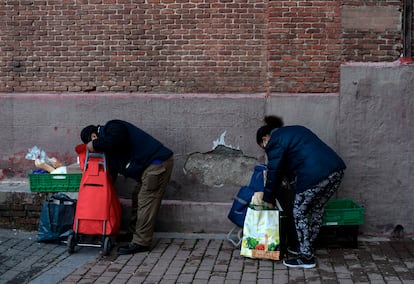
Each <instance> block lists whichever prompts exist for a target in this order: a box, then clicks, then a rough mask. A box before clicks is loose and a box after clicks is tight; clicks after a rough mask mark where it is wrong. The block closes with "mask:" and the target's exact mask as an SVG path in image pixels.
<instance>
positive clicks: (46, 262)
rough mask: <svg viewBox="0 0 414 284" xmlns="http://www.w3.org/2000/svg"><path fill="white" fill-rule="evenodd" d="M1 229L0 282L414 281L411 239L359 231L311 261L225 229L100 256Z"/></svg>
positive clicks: (161, 238) (160, 236)
mask: <svg viewBox="0 0 414 284" xmlns="http://www.w3.org/2000/svg"><path fill="white" fill-rule="evenodd" d="M36 235H37V232H21V231H13V230H5V229H0V283H10V284H21V283H30V284H33V283H42V284H50V283H64V284H69V283H70V284H72V283H192V284H196V283H214V284H216V283H226V284H227V283H229V284H231V283H375V284H377V283H414V240H413V239H406V240H394V241H389V240H387V239H378V238H360V239H359V245H358V248H356V249H355V248H320V249H318V250H317V252H316V255H317V267H316V268H314V269H299V268H296V269H292V268H287V267H285V266H284V265H283V264H282V263H281V262H280V261H270V260H255V259H248V258H244V257H241V256H240V249H239V248H235V247H234V246H233V245H232V244H231V243H230V242H229V241H228V240H227V239H226V236H225V235H205V234H174V233H157V234H156V235H155V239H154V247H153V248H152V250H151V251H150V252H145V253H138V254H135V255H122V256H118V255H116V248H114V249H112V251H111V254H110V255H109V256H102V255H101V254H100V248H93V247H78V246H77V247H76V251H75V253H73V254H69V253H68V252H67V247H66V245H57V244H45V243H38V242H37V241H36Z"/></svg>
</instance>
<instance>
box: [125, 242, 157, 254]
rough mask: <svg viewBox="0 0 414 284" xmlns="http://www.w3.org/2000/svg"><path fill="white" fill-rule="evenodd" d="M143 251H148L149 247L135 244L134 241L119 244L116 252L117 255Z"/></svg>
mask: <svg viewBox="0 0 414 284" xmlns="http://www.w3.org/2000/svg"><path fill="white" fill-rule="evenodd" d="M144 251H149V247H145V246H141V245H139V244H136V243H130V244H128V245H126V246H121V247H119V248H118V254H119V255H123V254H134V253H137V252H144Z"/></svg>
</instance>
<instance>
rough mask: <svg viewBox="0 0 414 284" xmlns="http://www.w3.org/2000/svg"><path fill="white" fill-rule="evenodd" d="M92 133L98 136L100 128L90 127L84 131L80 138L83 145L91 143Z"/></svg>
mask: <svg viewBox="0 0 414 284" xmlns="http://www.w3.org/2000/svg"><path fill="white" fill-rule="evenodd" d="M92 133H96V134H98V126H96V125H88V126H86V127H85V128H84V129H82V131H81V134H80V138H81V140H82V142H83V143H85V144H87V143H88V142H90V141H91V140H92V139H91V135H92Z"/></svg>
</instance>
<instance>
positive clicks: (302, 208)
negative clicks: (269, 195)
mask: <svg viewBox="0 0 414 284" xmlns="http://www.w3.org/2000/svg"><path fill="white" fill-rule="evenodd" d="M343 176H344V172H343V171H338V172H334V173H333V174H331V175H330V176H329V177H328V178H327V179H325V180H323V181H321V182H320V183H318V184H317V185H316V186H315V187H312V188H310V189H307V190H305V191H304V192H302V193H298V194H296V196H295V201H294V205H293V216H294V218H295V226H296V231H297V234H298V240H299V244H300V248H299V249H300V253H301V254H302V255H305V256H310V255H312V254H313V250H312V245H313V243H314V241H315V240H316V237H317V236H318V234H319V231H320V229H321V226H322V219H323V213H324V206H325V204H326V202H328V200H329V199H330V198H331V197H332V196H333V194H334V193H335V192H336V191H337V190H338V188H339V185H340V184H341V180H342V178H343ZM309 215H310V219H308V216H309Z"/></svg>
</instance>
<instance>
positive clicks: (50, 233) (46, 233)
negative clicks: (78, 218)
mask: <svg viewBox="0 0 414 284" xmlns="http://www.w3.org/2000/svg"><path fill="white" fill-rule="evenodd" d="M75 210H76V199H71V198H70V197H69V196H67V195H66V194H63V193H60V194H55V195H53V196H52V197H51V198H49V199H48V200H45V201H44V202H43V207H42V211H41V213H40V220H39V227H38V231H37V241H38V242H59V241H62V240H64V239H66V238H67V237H68V235H69V234H70V232H71V230H72V226H73V220H74V217H75Z"/></svg>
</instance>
